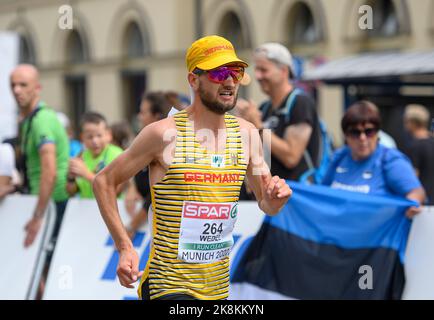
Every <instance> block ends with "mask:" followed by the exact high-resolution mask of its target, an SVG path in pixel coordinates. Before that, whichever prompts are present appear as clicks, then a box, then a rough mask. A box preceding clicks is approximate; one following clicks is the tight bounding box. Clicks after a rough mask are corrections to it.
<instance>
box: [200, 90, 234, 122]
mask: <svg viewBox="0 0 434 320" xmlns="http://www.w3.org/2000/svg"><path fill="white" fill-rule="evenodd" d="M199 97H200V100H201V101H202V103H203V105H204V106H205V107H206V108H207V109H208V110H210V111H211V112H214V113H217V114H220V115H222V114H225V113H226V112H228V111H231V110H232V109H233V108H235V105H236V103H237V99H238V91H237V93H236V95H235V99H234V103H233V104H230V105H225V104H223V103H220V102H218V101H217V99H214V98H213V97H212V96H211V94H210V93H208V92H205V90H203V89H202V86H201V85H199Z"/></svg>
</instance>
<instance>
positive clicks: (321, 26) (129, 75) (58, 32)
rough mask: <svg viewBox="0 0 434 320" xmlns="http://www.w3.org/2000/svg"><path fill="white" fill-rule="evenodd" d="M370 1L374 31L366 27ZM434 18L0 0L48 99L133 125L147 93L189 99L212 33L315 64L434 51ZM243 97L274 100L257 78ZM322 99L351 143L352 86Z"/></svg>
mask: <svg viewBox="0 0 434 320" xmlns="http://www.w3.org/2000/svg"><path fill="white" fill-rule="evenodd" d="M366 5H368V6H370V7H371V8H372V9H373V17H372V24H373V28H372V29H363V28H361V27H360V21H361V19H363V17H364V13H365V11H363V9H364V8H366ZM65 6H67V7H65ZM69 8H71V9H72V11H71V12H72V29H68V28H67V29H64V28H62V27H61V23H62V21H64V19H65V18H67V17H68V13H69V11H68V9H69ZM433 16H434V0H416V1H409V0H267V1H262V0H69V1H67V0H63V1H62V0H0V31H13V32H18V33H19V34H20V39H21V40H20V44H21V46H20V47H21V49H20V61H22V62H30V63H34V64H36V65H37V66H38V68H39V69H40V71H41V80H42V84H43V99H44V100H45V101H47V102H48V103H49V104H50V105H52V106H53V107H54V108H56V109H57V110H60V111H64V112H65V113H67V114H68V115H69V116H70V117H71V118H72V120H73V121H74V122H75V123H76V122H77V121H78V118H79V117H80V114H82V113H83V112H84V111H85V110H95V111H98V112H101V113H103V114H104V115H106V116H107V118H108V119H109V121H110V122H113V121H118V120H123V119H128V120H132V119H134V114H135V113H136V112H137V110H138V104H139V101H140V97H141V95H142V94H143V93H144V92H146V91H150V90H175V91H178V92H182V93H185V94H188V92H189V91H188V86H187V80H186V76H187V73H186V67H185V62H184V57H185V51H186V49H187V48H188V47H189V46H190V44H191V43H192V42H193V41H194V40H195V39H197V38H198V37H200V36H203V35H208V34H220V35H223V36H225V37H227V38H229V39H230V40H231V41H232V42H233V43H234V45H235V47H236V48H237V50H238V51H239V55H240V56H241V57H242V58H243V59H246V60H247V61H251V52H252V49H253V48H255V47H256V46H257V45H260V44H261V43H263V42H267V41H278V42H281V43H283V44H285V45H286V46H287V47H288V48H289V49H290V50H291V52H292V53H293V55H296V56H297V57H300V61H302V62H303V65H304V68H311V67H312V66H313V65H315V64H317V63H321V61H328V60H333V59H337V58H341V57H345V56H348V55H353V54H358V53H361V52H380V51H390V50H392V51H417V50H419V51H429V50H433V48H434V19H433V18H432V17H433ZM248 72H249V73H250V74H251V75H252V76H253V75H254V69H253V66H250V67H249V68H248ZM1 76H8V75H1ZM433 94H434V93H433ZM242 95H243V96H245V97H249V98H252V99H254V100H256V101H257V102H258V103H259V102H261V101H262V100H263V99H264V98H265V96H264V95H263V94H262V93H261V91H260V88H259V87H258V85H257V83H256V82H255V81H252V83H251V84H250V86H248V87H247V88H244V89H243V92H242ZM316 95H317V96H316V97H317V100H318V108H319V111H320V114H321V116H322V117H323V119H324V120H325V122H326V123H327V124H328V126H329V128H330V129H331V131H332V132H333V134H334V136H335V137H336V140H337V141H338V142H339V141H341V140H340V127H339V123H340V119H341V116H342V112H343V103H344V102H343V97H342V89H341V88H340V87H339V86H321V85H319V86H318V90H316Z"/></svg>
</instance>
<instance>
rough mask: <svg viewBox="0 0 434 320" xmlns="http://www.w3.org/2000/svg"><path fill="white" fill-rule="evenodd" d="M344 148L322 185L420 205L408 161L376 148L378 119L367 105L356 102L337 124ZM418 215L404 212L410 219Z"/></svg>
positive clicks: (421, 194)
mask: <svg viewBox="0 0 434 320" xmlns="http://www.w3.org/2000/svg"><path fill="white" fill-rule="evenodd" d="M341 127H342V131H343V133H344V135H345V143H346V145H345V146H344V147H342V148H340V149H338V150H336V152H335V154H334V157H333V160H332V163H331V165H330V167H329V169H328V171H327V173H326V176H325V177H324V180H323V184H324V185H329V186H331V187H332V188H336V189H344V190H350V191H356V192H362V193H367V194H375V195H396V196H402V197H405V198H407V199H411V200H414V201H416V202H417V203H418V204H421V203H423V201H424V199H425V191H424V189H423V187H422V185H421V183H420V181H419V180H418V178H417V176H416V174H415V172H414V170H413V167H412V165H411V163H410V161H409V159H408V158H407V157H406V156H405V155H404V154H402V153H401V152H400V151H398V150H396V149H390V148H387V147H385V146H383V145H381V144H379V139H378V132H379V130H380V127H381V117H380V113H379V112H378V108H377V107H376V106H375V105H374V104H373V103H371V102H369V101H358V102H356V103H354V104H353V105H352V106H351V107H350V108H348V110H347V111H346V112H345V114H344V117H343V118H342V121H341ZM420 211H421V209H420V207H417V206H414V207H411V208H409V209H408V210H407V212H406V214H407V217H409V218H411V217H413V216H414V215H415V214H417V213H419V212H420Z"/></svg>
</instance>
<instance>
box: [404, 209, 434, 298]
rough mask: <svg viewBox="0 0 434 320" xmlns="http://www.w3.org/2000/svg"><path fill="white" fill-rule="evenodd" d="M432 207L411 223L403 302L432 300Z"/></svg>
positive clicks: (433, 249) (433, 225) (433, 227)
mask: <svg viewBox="0 0 434 320" xmlns="http://www.w3.org/2000/svg"><path fill="white" fill-rule="evenodd" d="M433 234H434V207H425V208H424V211H423V212H421V213H420V214H418V215H417V216H416V217H415V218H414V221H413V225H412V227H411V230H410V236H409V239H408V244H407V251H406V255H405V277H406V285H405V290H404V293H403V299H404V300H413V299H418V300H422V299H424V300H428V299H429V300H434V236H433Z"/></svg>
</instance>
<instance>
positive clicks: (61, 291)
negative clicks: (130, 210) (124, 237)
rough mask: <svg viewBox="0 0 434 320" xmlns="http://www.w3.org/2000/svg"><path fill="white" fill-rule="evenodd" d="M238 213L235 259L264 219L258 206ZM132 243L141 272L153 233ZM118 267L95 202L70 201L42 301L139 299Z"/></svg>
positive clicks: (251, 204) (143, 232) (143, 234)
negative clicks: (122, 281) (123, 281)
mask: <svg viewBox="0 0 434 320" xmlns="http://www.w3.org/2000/svg"><path fill="white" fill-rule="evenodd" d="M118 207H119V211H120V214H121V218H122V221H124V222H127V221H128V220H129V217H128V215H127V214H126V212H125V207H124V203H123V202H122V201H119V202H118ZM238 208H239V209H238V221H237V223H236V227H235V230H234V239H235V240H236V243H235V245H234V249H233V252H232V255H234V254H236V252H237V249H238V248H239V247H240V245H241V244H242V242H243V241H244V240H245V239H247V238H248V237H249V236H253V235H254V234H256V232H257V230H258V229H259V227H260V225H261V223H262V219H263V214H262V213H261V212H260V211H259V209H258V207H257V204H256V203H255V202H246V203H244V202H240V204H239V206H238ZM133 244H134V247H135V249H136V250H137V252H138V254H139V258H140V269H141V270H142V269H143V268H144V266H145V264H146V262H147V259H148V255H149V251H150V232H149V231H148V230H147V228H146V227H145V228H143V229H142V230H140V231H139V232H138V234H137V235H136V237H135V239H134V241H133ZM117 262H118V254H117V252H116V251H115V249H114V247H113V242H112V241H111V239H110V237H109V233H108V231H107V229H106V226H105V224H104V222H103V220H102V218H101V216H100V213H99V210H98V206H97V204H96V201H95V200H79V199H71V200H70V201H69V202H68V206H67V208H66V212H65V217H64V220H63V223H62V227H61V230H60V234H59V237H58V241H57V245H56V250H55V252H54V256H53V260H52V263H51V267H50V273H49V276H48V281H47V285H46V288H45V294H44V299H110V300H111V299H116V300H121V299H137V293H136V289H127V288H124V287H122V286H121V285H120V284H119V281H118V278H117V276H116V267H117ZM136 287H137V284H136Z"/></svg>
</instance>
